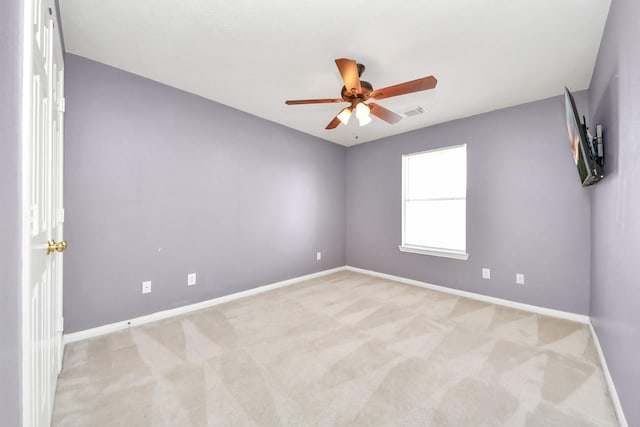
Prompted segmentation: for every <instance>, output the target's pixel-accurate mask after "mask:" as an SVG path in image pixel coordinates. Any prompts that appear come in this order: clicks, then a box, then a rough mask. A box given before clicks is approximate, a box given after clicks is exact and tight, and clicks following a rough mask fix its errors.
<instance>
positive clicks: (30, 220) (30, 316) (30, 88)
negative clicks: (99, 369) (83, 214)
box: [22, 0, 66, 426]
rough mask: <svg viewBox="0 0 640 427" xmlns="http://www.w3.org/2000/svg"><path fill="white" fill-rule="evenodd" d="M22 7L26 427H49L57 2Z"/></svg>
mask: <svg viewBox="0 0 640 427" xmlns="http://www.w3.org/2000/svg"><path fill="white" fill-rule="evenodd" d="M24 7H25V37H24V63H23V66H24V87H23V92H24V96H23V127H22V131H23V142H22V193H23V196H22V197H23V203H22V205H23V215H24V218H23V224H24V227H23V244H22V246H23V254H22V255H23V271H22V277H23V279H22V281H23V284H22V288H23V289H22V325H23V326H22V328H23V337H22V342H23V354H22V358H23V384H22V385H23V394H22V397H23V424H24V425H25V426H48V425H50V422H51V415H52V412H53V400H54V396H55V389H56V383H57V377H58V373H59V371H60V368H61V361H62V360H61V355H62V261H63V258H62V253H61V252H62V251H63V250H64V249H65V248H66V242H63V241H62V239H63V236H62V222H63V221H64V210H62V200H63V198H62V188H63V181H62V180H63V174H62V160H63V157H62V153H63V151H62V150H63V138H62V136H63V132H62V126H63V120H62V114H63V110H64V96H63V91H64V86H63V80H64V63H63V56H62V49H61V43H60V36H59V31H58V28H57V24H56V23H57V19H56V18H55V13H56V11H55V5H54V1H53V0H27V1H25V3H24Z"/></svg>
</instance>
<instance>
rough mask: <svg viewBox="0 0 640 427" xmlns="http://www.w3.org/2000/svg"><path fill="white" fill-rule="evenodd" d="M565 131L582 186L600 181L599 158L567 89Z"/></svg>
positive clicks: (601, 176) (600, 166)
mask: <svg viewBox="0 0 640 427" xmlns="http://www.w3.org/2000/svg"><path fill="white" fill-rule="evenodd" d="M564 101H565V113H566V121H567V131H568V132H569V144H570V145H571V152H572V154H573V160H574V161H575V163H576V167H577V168H578V176H579V177H580V182H581V183H582V185H583V186H584V187H586V186H588V185H592V184H595V183H596V182H598V181H600V180H601V179H602V178H603V177H604V175H603V173H602V165H601V161H600V158H599V157H597V153H596V148H595V147H594V144H593V141H592V139H591V137H590V135H589V134H588V132H587V126H586V124H585V123H582V122H581V121H580V116H579V115H578V109H577V108H576V102H575V100H574V99H573V95H571V92H569V89H567V88H565V93H564Z"/></svg>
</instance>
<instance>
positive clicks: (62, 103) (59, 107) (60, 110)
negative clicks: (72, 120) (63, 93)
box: [58, 98, 67, 113]
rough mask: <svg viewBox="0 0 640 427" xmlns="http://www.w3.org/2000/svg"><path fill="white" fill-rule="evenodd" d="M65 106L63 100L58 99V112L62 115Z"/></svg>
mask: <svg viewBox="0 0 640 427" xmlns="http://www.w3.org/2000/svg"><path fill="white" fill-rule="evenodd" d="M66 106H67V101H66V99H65V98H60V99H58V111H59V112H61V113H64V111H65V108H66Z"/></svg>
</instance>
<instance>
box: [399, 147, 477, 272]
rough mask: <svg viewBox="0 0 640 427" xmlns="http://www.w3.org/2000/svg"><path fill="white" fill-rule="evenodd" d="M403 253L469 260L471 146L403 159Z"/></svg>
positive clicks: (424, 153) (404, 157) (409, 155)
mask: <svg viewBox="0 0 640 427" xmlns="http://www.w3.org/2000/svg"><path fill="white" fill-rule="evenodd" d="M400 250H401V251H403V252H413V253H420V254H425V255H435V256H443V257H448V258H456V259H467V258H469V255H468V254H467V253H466V250H467V146H466V145H458V146H455V147H447V148H443V149H438V150H431V151H425V152H422V153H413V154H407V155H404V156H402V245H401V246H400Z"/></svg>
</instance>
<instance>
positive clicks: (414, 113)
mask: <svg viewBox="0 0 640 427" xmlns="http://www.w3.org/2000/svg"><path fill="white" fill-rule="evenodd" d="M418 114H424V108H422V107H416V108H414V109H413V110H409V111H405V113H404V115H405V116H407V117H413V116H417V115H418Z"/></svg>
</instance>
